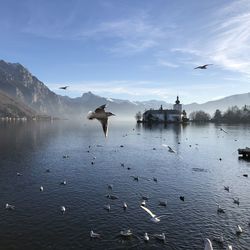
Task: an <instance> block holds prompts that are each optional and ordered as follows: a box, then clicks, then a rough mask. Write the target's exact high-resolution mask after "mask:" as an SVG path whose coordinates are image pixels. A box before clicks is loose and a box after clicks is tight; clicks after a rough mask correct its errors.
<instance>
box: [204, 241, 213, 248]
mask: <svg viewBox="0 0 250 250" xmlns="http://www.w3.org/2000/svg"><path fill="white" fill-rule="evenodd" d="M204 242H205V247H204V250H213V245H212V242H211V240H209V239H208V238H206V239H205V240H204Z"/></svg>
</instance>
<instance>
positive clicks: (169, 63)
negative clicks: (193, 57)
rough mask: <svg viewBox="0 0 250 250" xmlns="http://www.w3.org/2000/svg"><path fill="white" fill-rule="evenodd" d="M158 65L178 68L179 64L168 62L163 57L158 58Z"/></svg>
mask: <svg viewBox="0 0 250 250" xmlns="http://www.w3.org/2000/svg"><path fill="white" fill-rule="evenodd" d="M158 65H160V66H163V67H167V68H178V67H179V65H177V64H175V63H172V62H169V61H167V60H164V59H159V60H158Z"/></svg>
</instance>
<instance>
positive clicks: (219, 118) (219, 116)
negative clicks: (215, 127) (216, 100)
mask: <svg viewBox="0 0 250 250" xmlns="http://www.w3.org/2000/svg"><path fill="white" fill-rule="evenodd" d="M213 120H214V121H215V122H221V121H222V113H221V111H220V110H219V109H216V111H215V113H214V117H213Z"/></svg>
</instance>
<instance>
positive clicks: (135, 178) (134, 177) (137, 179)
mask: <svg viewBox="0 0 250 250" xmlns="http://www.w3.org/2000/svg"><path fill="white" fill-rule="evenodd" d="M130 177H132V178H133V179H134V181H139V176H130Z"/></svg>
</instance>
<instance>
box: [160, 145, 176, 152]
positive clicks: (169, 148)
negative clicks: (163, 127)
mask: <svg viewBox="0 0 250 250" xmlns="http://www.w3.org/2000/svg"><path fill="white" fill-rule="evenodd" d="M162 146H163V147H167V148H168V151H169V152H170V153H175V151H174V150H173V149H172V148H171V147H170V146H168V145H166V144H162Z"/></svg>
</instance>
